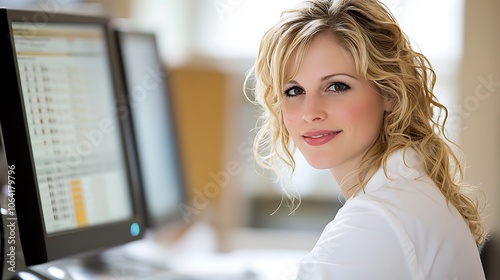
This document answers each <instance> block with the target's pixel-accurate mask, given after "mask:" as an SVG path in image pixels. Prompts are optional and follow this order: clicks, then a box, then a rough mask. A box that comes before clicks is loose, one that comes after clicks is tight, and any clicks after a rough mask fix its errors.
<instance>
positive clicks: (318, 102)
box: [302, 94, 327, 123]
mask: <svg viewBox="0 0 500 280" xmlns="http://www.w3.org/2000/svg"><path fill="white" fill-rule="evenodd" d="M326 117H327V114H326V111H325V110H324V101H323V100H322V99H321V97H320V96H318V95H312V94H311V95H309V96H306V98H305V100H304V108H303V114H302V119H303V120H304V121H306V122H310V123H312V122H318V121H322V120H324V119H326Z"/></svg>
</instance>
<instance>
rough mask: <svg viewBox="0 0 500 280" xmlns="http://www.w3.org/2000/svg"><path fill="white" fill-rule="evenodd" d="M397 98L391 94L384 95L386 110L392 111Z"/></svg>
mask: <svg viewBox="0 0 500 280" xmlns="http://www.w3.org/2000/svg"><path fill="white" fill-rule="evenodd" d="M394 103H395V99H394V98H392V97H390V96H387V95H386V96H384V111H386V112H392V109H393V108H394Z"/></svg>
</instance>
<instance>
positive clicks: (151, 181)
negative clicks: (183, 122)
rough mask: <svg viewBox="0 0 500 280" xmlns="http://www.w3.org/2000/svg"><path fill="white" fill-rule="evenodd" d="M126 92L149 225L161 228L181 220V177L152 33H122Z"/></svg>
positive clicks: (172, 121) (165, 81)
mask: <svg viewBox="0 0 500 280" xmlns="http://www.w3.org/2000/svg"><path fill="white" fill-rule="evenodd" d="M115 35H116V39H117V42H118V48H119V50H120V57H121V62H122V70H123V74H124V78H125V87H126V93H127V96H128V102H129V107H130V114H131V119H132V124H133V132H134V136H135V141H136V147H137V155H138V156H137V158H138V163H139V170H140V178H141V183H142V186H143V189H144V191H143V193H144V198H145V201H144V205H145V208H146V209H145V210H146V213H147V215H146V217H147V224H148V226H149V227H150V228H152V229H154V228H161V227H164V226H166V225H167V224H169V223H172V222H174V221H178V220H179V219H180V218H181V213H180V211H179V205H180V204H181V203H183V202H184V178H183V172H182V168H181V161H180V155H179V147H178V144H177V139H176V137H177V135H178V134H177V133H176V130H175V119H174V112H173V106H172V100H171V96H170V90H169V87H168V79H167V77H166V75H165V74H164V72H163V67H162V63H161V60H160V56H159V53H158V49H157V42H156V36H155V34H154V33H149V32H145V31H137V30H135V31H132V30H130V29H127V30H125V29H120V30H117V31H116V32H115Z"/></svg>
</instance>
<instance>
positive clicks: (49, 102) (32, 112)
mask: <svg viewBox="0 0 500 280" xmlns="http://www.w3.org/2000/svg"><path fill="white" fill-rule="evenodd" d="M0 13H1V17H0V20H1V21H2V22H1V24H2V26H1V31H2V33H3V34H2V39H0V40H2V42H1V43H0V44H1V45H3V46H2V48H1V53H0V56H2V59H1V60H2V61H5V62H6V63H2V64H3V65H2V66H1V67H2V68H3V69H2V73H9V74H7V75H4V76H3V77H2V78H0V79H2V84H4V85H5V89H6V91H5V92H3V93H2V95H3V97H2V101H1V103H2V108H1V109H0V111H2V113H1V115H0V116H1V119H0V121H1V124H2V134H3V138H4V140H5V152H6V157H7V162H8V165H9V166H15V168H16V173H17V177H16V183H17V185H16V186H17V188H16V193H15V196H16V214H17V219H18V222H19V233H20V237H21V243H22V247H23V249H24V250H23V253H24V255H25V258H26V263H27V264H28V265H31V264H38V263H43V262H46V261H50V260H54V259H58V258H61V257H65V256H69V255H72V254H78V253H82V252H86V251H89V250H95V249H103V248H106V247H111V246H114V245H118V244H122V243H125V242H128V241H132V240H135V239H138V238H140V237H141V233H140V228H141V225H142V221H141V211H142V210H141V206H140V203H141V202H140V199H137V198H138V197H140V193H139V190H138V186H137V185H138V177H137V174H136V171H135V169H134V166H133V162H134V160H135V158H134V155H133V148H132V144H131V142H130V138H131V137H132V135H131V134H130V132H131V131H130V124H129V123H128V121H129V120H128V119H127V117H126V116H124V115H123V114H121V113H120V109H119V108H120V106H119V105H118V104H120V100H121V99H123V97H121V96H120V92H121V90H120V87H119V85H120V84H121V81H120V80H119V77H120V75H119V73H118V66H117V65H118V64H117V63H118V61H117V60H116V59H115V58H114V55H116V48H115V45H114V42H113V38H112V34H111V33H110V31H109V21H108V20H107V19H105V18H98V17H89V16H76V15H69V14H47V13H45V12H44V13H43V14H41V13H40V12H38V13H37V12H34V11H33V12H31V11H13V10H6V9H2V10H0ZM42 16H43V17H42ZM4 34H5V35H4Z"/></svg>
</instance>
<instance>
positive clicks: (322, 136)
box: [302, 130, 342, 146]
mask: <svg viewBox="0 0 500 280" xmlns="http://www.w3.org/2000/svg"><path fill="white" fill-rule="evenodd" d="M341 132H342V130H339V131H332V130H316V131H310V132H307V133H304V134H303V135H302V137H303V138H304V141H306V143H307V144H309V145H311V146H320V145H323V144H326V143H328V142H330V140H332V139H333V138H335V137H336V136H337V135H338V134H339V133H341Z"/></svg>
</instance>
